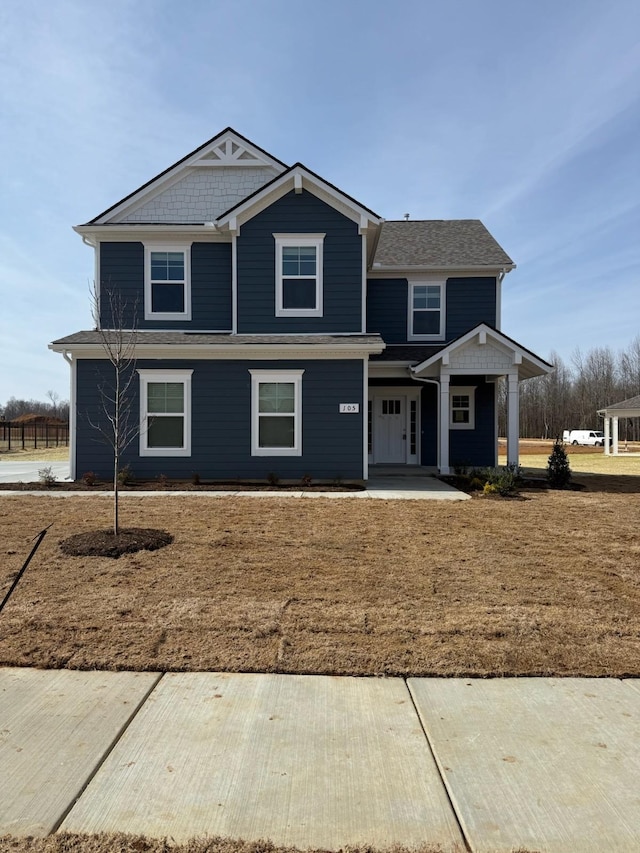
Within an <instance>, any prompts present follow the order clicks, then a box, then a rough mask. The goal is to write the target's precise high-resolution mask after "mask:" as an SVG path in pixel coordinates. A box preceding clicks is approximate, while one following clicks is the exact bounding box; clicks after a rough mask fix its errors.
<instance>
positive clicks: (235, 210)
mask: <svg viewBox="0 0 640 853" xmlns="http://www.w3.org/2000/svg"><path fill="white" fill-rule="evenodd" d="M291 190H293V191H294V192H296V193H300V192H302V191H303V190H307V191H308V192H310V193H313V195H315V196H316V197H317V198H319V199H320V200H321V201H324V202H326V203H327V204H328V205H330V206H331V207H333V208H334V209H335V210H337V211H339V212H340V213H342V214H344V215H345V216H346V217H348V218H349V219H351V220H353V221H354V222H356V223H357V225H358V230H359V233H360V234H363V233H366V229H367V228H369V227H372V226H377V225H379V224H380V223H381V222H382V219H381V217H379V216H378V214H377V213H374V212H373V211H372V210H369V208H368V207H365V206H364V205H363V204H360V202H358V201H356V200H355V199H354V198H352V197H351V196H349V195H347V194H346V193H344V192H342V190H339V189H338V188H337V187H335V186H334V185H333V184H330V183H329V182H328V181H325V180H324V178H321V177H320V175H316V173H315V172H312V171H311V170H310V169H307V167H306V166H303V165H302V163H296V164H295V165H294V166H291V167H290V168H289V169H287V170H286V171H285V172H283V173H282V174H281V175H278V176H277V177H276V178H274V179H273V180H272V181H270V182H269V183H268V184H265V186H263V187H261V188H260V189H258V190H256V192H254V193H253V194H252V195H250V196H248V197H247V198H246V199H244V201H241V202H240V203H239V204H236V205H235V206H234V207H232V208H230V209H229V210H227V211H226V213H224V214H223V215H222V216H220V217H218V219H217V220H216V226H217V227H218V228H219V229H229V230H232V231H237V230H239V229H240V227H241V226H242V225H243V224H244V223H245V222H248V221H249V220H250V219H253V217H254V216H257V214H258V213H260V212H261V211H263V210H265V209H266V208H267V207H269V206H270V205H272V204H273V203H274V202H275V201H277V200H278V199H279V198H282V196H284V195H286V194H287V193H288V192H291Z"/></svg>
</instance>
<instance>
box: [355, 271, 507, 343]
mask: <svg viewBox="0 0 640 853" xmlns="http://www.w3.org/2000/svg"><path fill="white" fill-rule="evenodd" d="M418 279H419V275H418V274H416V280H418ZM445 305H446V315H445V326H446V331H445V340H444V341H443V343H446V342H448V341H453V340H455V338H458V337H459V336H460V335H463V334H464V333H465V332H468V331H469V329H473V328H474V326H477V325H478V324H479V323H488V324H489V325H490V326H495V325H496V280H495V278H493V277H479V278H478V277H473V278H449V279H447V284H446V302H445ZM408 317H409V285H408V281H407V279H406V278H388V279H382V278H380V279H378V278H373V279H369V280H368V282H367V332H369V333H374V332H377V333H379V334H380V335H382V337H383V338H384V340H385V342H386V343H388V344H400V343H407V341H408V340H409V339H408V330H407V322H408Z"/></svg>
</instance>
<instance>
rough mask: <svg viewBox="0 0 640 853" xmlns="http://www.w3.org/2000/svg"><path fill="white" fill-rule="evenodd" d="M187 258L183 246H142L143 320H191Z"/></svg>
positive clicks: (188, 260)
mask: <svg viewBox="0 0 640 853" xmlns="http://www.w3.org/2000/svg"><path fill="white" fill-rule="evenodd" d="M190 255H191V250H190V247H188V246H184V245H183V246H167V245H160V244H157V245H153V244H146V245H145V259H144V268H145V278H144V318H145V320H190V319H191V270H190Z"/></svg>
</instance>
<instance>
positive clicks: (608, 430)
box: [604, 414, 611, 456]
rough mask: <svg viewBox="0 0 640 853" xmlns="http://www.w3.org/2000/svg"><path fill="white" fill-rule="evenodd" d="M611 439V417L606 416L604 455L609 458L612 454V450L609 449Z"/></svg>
mask: <svg viewBox="0 0 640 853" xmlns="http://www.w3.org/2000/svg"><path fill="white" fill-rule="evenodd" d="M610 437H611V422H610V420H609V415H607V414H605V416H604V455H605V456H609V455H610V453H611V448H610V447H609V439H610Z"/></svg>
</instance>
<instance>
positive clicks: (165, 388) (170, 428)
mask: <svg viewBox="0 0 640 853" xmlns="http://www.w3.org/2000/svg"><path fill="white" fill-rule="evenodd" d="M192 373H193V370H151V369H149V370H140V369H139V370H138V374H139V375H140V456H191V375H192Z"/></svg>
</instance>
